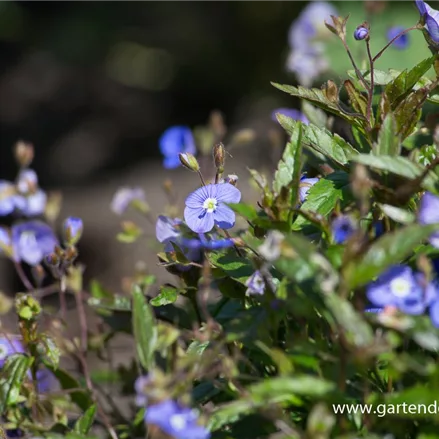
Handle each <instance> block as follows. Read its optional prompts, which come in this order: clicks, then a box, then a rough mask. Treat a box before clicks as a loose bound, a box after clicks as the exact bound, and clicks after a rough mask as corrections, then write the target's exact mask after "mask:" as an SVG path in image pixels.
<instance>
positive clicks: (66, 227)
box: [63, 216, 84, 245]
mask: <svg viewBox="0 0 439 439" xmlns="http://www.w3.org/2000/svg"><path fill="white" fill-rule="evenodd" d="M83 229H84V223H83V222H82V219H81V218H75V217H73V216H69V217H68V218H66V219H65V221H64V224H63V231H64V237H65V240H66V242H67V244H69V245H75V244H76V243H77V242H78V241H79V240H80V238H81V236H82V231H83Z"/></svg>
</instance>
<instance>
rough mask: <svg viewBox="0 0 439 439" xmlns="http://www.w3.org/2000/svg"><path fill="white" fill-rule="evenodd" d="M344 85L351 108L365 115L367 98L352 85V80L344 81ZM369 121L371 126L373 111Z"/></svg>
mask: <svg viewBox="0 0 439 439" xmlns="http://www.w3.org/2000/svg"><path fill="white" fill-rule="evenodd" d="M343 85H344V87H345V89H346V91H347V93H348V96H349V100H350V104H351V105H352V108H353V109H354V110H355V111H356V112H357V113H360V114H362V115H363V116H365V117H366V115H367V98H366V97H365V96H364V95H362V94H361V93H360V92H359V91H358V90H357V89H356V88H355V86H354V84H353V83H352V81H349V80H347V81H345V82H344V84H343ZM370 116H371V121H370V124H371V126H373V124H374V120H373V113H371V115H370Z"/></svg>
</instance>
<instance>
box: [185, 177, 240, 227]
mask: <svg viewBox="0 0 439 439" xmlns="http://www.w3.org/2000/svg"><path fill="white" fill-rule="evenodd" d="M240 199H241V192H240V191H239V190H238V189H237V188H236V187H234V186H232V185H231V184H229V183H222V184H209V185H207V186H202V187H200V188H199V189H197V190H196V191H195V192H192V193H191V194H190V195H189V196H188V197H187V198H186V208H185V209H184V219H185V221H186V224H187V225H188V227H189V228H190V229H191V230H193V231H194V232H195V233H207V232H210V231H211V230H212V228H213V226H214V225H217V226H219V227H221V228H222V229H230V228H231V227H233V226H234V225H235V212H233V210H232V209H230V207H228V206H226V204H224V203H239V201H240Z"/></svg>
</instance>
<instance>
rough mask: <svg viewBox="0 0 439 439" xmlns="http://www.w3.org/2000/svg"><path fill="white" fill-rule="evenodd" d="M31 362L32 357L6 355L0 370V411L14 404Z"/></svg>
mask: <svg viewBox="0 0 439 439" xmlns="http://www.w3.org/2000/svg"><path fill="white" fill-rule="evenodd" d="M32 362H33V358H32V357H28V356H27V355H22V354H13V355H10V356H9V357H7V359H6V361H5V363H4V365H3V367H2V368H1V372H0V413H3V412H4V411H5V409H6V407H7V406H8V405H9V404H16V403H17V401H18V398H19V396H20V388H21V384H22V382H23V380H24V379H25V377H26V374H27V372H28V370H29V367H30V366H31V364H32Z"/></svg>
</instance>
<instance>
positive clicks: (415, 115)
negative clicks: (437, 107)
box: [394, 88, 428, 140]
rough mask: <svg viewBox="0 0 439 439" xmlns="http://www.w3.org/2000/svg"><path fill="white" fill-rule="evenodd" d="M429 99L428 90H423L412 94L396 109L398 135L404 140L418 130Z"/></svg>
mask: <svg viewBox="0 0 439 439" xmlns="http://www.w3.org/2000/svg"><path fill="white" fill-rule="evenodd" d="M427 97H428V90H427V89H425V88H421V89H419V90H416V91H413V92H412V93H410V94H409V95H408V96H407V97H406V98H405V99H404V100H403V101H401V103H400V104H399V105H398V106H397V107H396V108H395V111H394V114H395V120H396V125H397V131H396V132H397V133H398V134H399V135H400V136H401V139H402V140H404V139H405V138H406V137H408V136H410V134H412V133H413V131H414V130H415V128H416V125H417V124H418V122H419V120H420V119H421V114H422V105H423V104H424V103H425V101H426V100H427Z"/></svg>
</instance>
